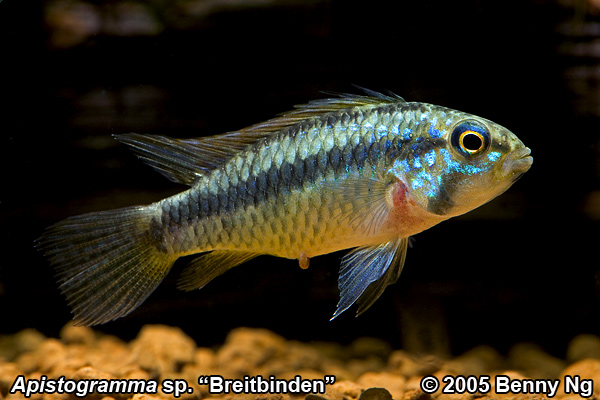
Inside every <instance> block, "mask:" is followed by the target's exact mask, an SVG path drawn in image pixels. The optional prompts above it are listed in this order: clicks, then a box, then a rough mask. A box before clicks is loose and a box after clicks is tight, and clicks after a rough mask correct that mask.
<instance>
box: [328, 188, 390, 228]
mask: <svg viewBox="0 0 600 400" xmlns="http://www.w3.org/2000/svg"><path fill="white" fill-rule="evenodd" d="M391 184H393V182H392V181H390V180H389V179H388V180H386V179H385V178H383V177H377V178H348V179H344V180H340V181H331V182H325V183H323V189H324V190H328V191H330V192H331V193H332V194H334V198H335V201H336V202H338V203H340V204H342V205H345V204H351V205H352V207H350V208H346V211H343V212H342V215H340V216H339V217H340V218H342V219H345V218H347V219H348V220H349V224H350V226H351V227H352V228H353V229H355V230H357V231H359V232H360V233H361V235H363V236H371V235H373V234H374V233H376V232H377V230H378V229H379V228H380V227H381V225H382V224H383V223H384V222H385V221H386V220H387V218H388V216H389V214H390V211H391V209H392V204H391V203H390V202H389V201H388V192H389V190H390V185H391Z"/></svg>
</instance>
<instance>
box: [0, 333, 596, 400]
mask: <svg viewBox="0 0 600 400" xmlns="http://www.w3.org/2000/svg"><path fill="white" fill-rule="evenodd" d="M500 374H501V375H507V376H509V377H511V378H513V379H559V380H560V381H561V386H560V389H559V391H558V393H557V395H556V397H555V398H558V399H564V400H573V399H581V398H582V396H580V395H578V394H573V393H571V394H565V393H564V387H565V384H564V382H565V379H567V378H565V377H574V376H578V377H579V378H580V379H582V380H583V379H589V380H593V395H592V397H591V398H595V399H600V338H598V337H595V336H591V335H582V336H578V337H576V338H574V339H573V340H572V342H571V343H570V344H569V346H568V350H567V361H565V360H561V359H558V358H556V357H553V356H551V355H549V354H547V353H545V352H544V351H543V350H542V349H541V348H539V347H538V346H536V345H533V344H526V343H525V344H518V345H516V346H514V347H513V348H512V349H511V350H510V352H509V354H508V356H507V357H503V356H502V355H500V354H499V353H498V352H497V351H495V350H494V349H492V348H490V347H486V346H480V347H476V348H474V349H472V350H470V351H468V352H466V353H465V354H463V355H461V356H458V357H455V358H453V359H448V360H445V359H441V358H437V357H435V356H415V355H411V354H408V353H406V352H404V351H402V350H393V349H391V348H390V347H389V345H388V344H387V343H385V342H382V341H380V340H377V339H372V338H363V339H359V340H357V341H356V342H354V343H352V344H351V345H349V346H346V347H344V346H340V345H339V344H330V343H311V344H307V343H301V342H297V341H290V340H286V339H284V338H282V337H281V336H278V335H277V334H275V333H273V332H270V331H267V330H263V329H249V328H238V329H235V330H233V331H232V332H230V334H229V335H228V337H227V338H226V340H225V343H224V344H223V345H222V346H220V347H218V348H214V349H213V348H202V347H197V346H196V343H195V342H194V341H193V340H192V339H191V338H190V337H189V336H187V335H186V334H185V333H184V332H183V331H181V330H180V329H178V328H173V327H168V326H162V325H149V326H145V327H143V328H142V330H141V331H140V332H139V334H138V336H137V338H136V339H134V340H133V341H132V342H130V343H125V342H123V341H121V340H120V339H118V338H116V337H113V336H109V335H103V334H99V333H97V332H94V331H93V330H92V329H90V328H83V327H72V326H67V327H65V328H64V329H63V330H62V332H61V335H60V339H54V338H45V337H44V336H43V335H41V334H40V333H39V332H36V331H34V330H25V331H22V332H19V333H17V334H14V335H9V336H4V337H1V336H0V399H4V400H12V399H23V398H25V397H24V396H23V394H22V393H20V392H17V393H9V390H10V388H11V387H12V386H13V384H15V382H16V380H17V377H18V376H23V377H24V378H23V381H24V380H28V379H37V380H43V379H48V380H59V379H61V377H64V378H62V379H63V380H73V384H76V383H77V382H81V380H84V379H88V380H102V379H104V380H118V379H129V380H136V379H137V380H142V379H143V380H146V381H148V380H151V381H154V382H156V384H157V387H156V388H155V389H154V390H152V388H150V390H148V391H146V392H145V393H140V394H132V393H131V392H130V393H123V394H119V393H105V392H102V391H100V392H101V393H102V394H99V393H98V392H92V394H90V395H88V396H86V398H90V399H94V400H124V399H135V400H144V399H146V400H153V399H165V398H166V399H172V398H174V396H173V394H170V393H169V392H170V390H169V389H170V388H171V386H169V385H170V383H172V384H176V383H177V382H179V383H180V384H182V385H186V386H187V385H188V384H189V387H190V389H189V390H186V391H184V393H182V394H181V396H180V397H179V398H180V399H204V398H215V399H223V400H225V399H242V400H244V399H264V400H268V399H271V400H288V399H289V400H295V399H304V398H306V399H307V400H324V399H327V400H354V399H359V398H360V400H386V399H389V398H390V395H391V398H393V399H397V400H399V399H407V400H408V399H413V400H427V399H440V400H450V399H454V400H458V399H491V398H494V399H501V400H502V399H540V398H545V397H546V396H544V395H543V394H531V393H521V394H514V393H508V394H496V393H494V391H493V390H494V379H495V376H496V375H500ZM208 375H220V376H222V377H224V378H229V379H242V380H243V378H244V376H249V377H257V376H261V377H262V378H263V379H265V380H267V381H268V379H269V377H270V376H275V377H276V378H278V379H288V380H293V379H294V378H295V377H296V376H300V379H316V380H322V379H324V377H325V376H329V375H333V376H335V379H336V381H335V383H334V384H327V385H326V392H325V393H313V394H310V395H307V393H303V394H297V393H289V394H288V393H282V394H277V393H272V394H269V393H264V394H210V393H209V390H208V385H206V384H199V383H198V378H199V377H201V376H208ZM426 375H433V376H435V377H437V378H438V379H439V381H440V382H442V379H443V378H444V377H445V376H448V375H451V376H454V377H456V376H459V375H462V376H474V377H480V376H482V375H489V376H490V383H491V387H492V391H490V392H489V393H485V394H482V393H474V394H469V393H462V394H444V393H442V391H441V390H438V391H436V392H435V393H433V394H427V393H424V392H423V391H422V390H421V388H420V383H421V379H422V378H423V377H424V376H426ZM43 376H46V377H47V378H43ZM161 384H162V385H161ZM442 385H443V383H442ZM375 388H384V389H385V390H384V389H375ZM71 392H73V390H71ZM30 398H31V399H44V400H46V399H47V400H55V399H65V400H74V399H76V398H78V397H77V396H76V395H75V393H46V394H33V395H31V397H30Z"/></svg>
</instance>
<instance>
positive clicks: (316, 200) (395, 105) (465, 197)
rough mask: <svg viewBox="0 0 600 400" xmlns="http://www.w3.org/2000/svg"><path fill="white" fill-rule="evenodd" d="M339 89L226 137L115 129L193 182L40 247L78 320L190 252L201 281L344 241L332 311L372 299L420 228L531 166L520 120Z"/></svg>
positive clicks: (89, 220) (126, 303) (306, 257)
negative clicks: (499, 120) (503, 121)
mask: <svg viewBox="0 0 600 400" xmlns="http://www.w3.org/2000/svg"><path fill="white" fill-rule="evenodd" d="M363 90H364V94H339V95H335V96H333V95H329V97H326V98H324V99H319V100H313V101H310V102H308V103H307V104H303V105H298V106H295V107H294V109H293V110H292V111H289V112H286V113H283V114H280V115H278V116H276V117H274V118H273V119H270V120H267V121H266V122H262V123H258V124H255V125H252V126H250V127H247V128H243V129H240V130H237V131H232V132H228V133H224V134H221V135H215V136H205V137H200V138H191V139H174V138H171V137H167V136H153V135H144V134H138V133H126V134H118V135H115V137H116V139H117V140H118V141H120V142H121V143H123V144H124V145H127V146H129V147H130V148H131V149H132V150H133V151H134V153H135V154H136V155H137V157H138V158H140V159H141V160H143V161H144V162H146V163H147V164H149V165H150V166H151V167H153V168H154V169H156V170H157V171H158V172H160V173H161V174H162V175H164V176H165V177H166V178H168V179H170V180H171V181H173V182H178V183H182V184H184V185H186V186H188V187H189V188H188V189H187V190H185V191H183V192H181V193H179V194H176V195H174V196H171V197H168V198H165V199H163V200H160V201H158V202H155V203H152V204H150V205H142V206H129V207H124V208H120V209H116V210H109V211H100V212H92V213H88V214H83V215H78V216H72V217H69V218H66V219H65V220H63V221H60V222H58V223H56V224H54V225H52V226H50V227H48V228H47V229H46V230H45V231H44V233H43V234H42V236H41V237H40V239H39V240H38V241H37V247H38V248H39V249H40V250H41V251H42V252H43V253H44V255H45V256H46V257H47V259H48V260H49V263H50V264H51V265H53V266H54V268H55V271H56V275H57V279H58V282H59V288H60V291H61V292H62V293H63V294H64V296H65V297H66V299H67V302H68V304H69V306H70V307H71V309H72V312H73V314H74V317H73V319H74V323H75V324H77V325H96V324H102V323H106V322H109V321H112V320H115V319H117V318H121V317H124V316H126V315H128V314H129V313H130V312H132V311H133V310H134V309H135V308H136V307H138V306H139V305H140V304H141V303H142V302H144V300H145V299H146V298H147V297H148V296H149V295H150V294H151V293H152V292H153V291H154V290H155V288H156V287H157V286H158V285H159V284H160V283H161V281H162V280H163V278H164V277H165V276H166V275H167V274H168V272H169V270H170V269H171V267H172V266H173V264H174V262H175V261H176V260H177V259H178V258H181V257H184V256H189V255H192V254H199V256H197V257H196V258H194V259H193V260H192V261H191V262H190V263H189V264H188V265H187V266H186V267H185V268H184V270H183V271H182V273H181V276H180V278H179V281H178V287H179V288H180V289H183V290H185V291H190V290H194V289H199V288H202V287H204V286H205V285H206V284H208V283H209V282H210V281H211V280H212V279H214V278H215V277H217V276H219V275H221V274H223V273H224V272H225V271H227V270H229V269H231V268H234V267H236V266H238V265H240V264H242V263H244V262H246V261H249V260H251V259H253V258H255V257H258V256H262V255H271V256H277V257H282V258H288V259H297V260H298V262H299V265H300V267H301V268H308V266H309V263H310V259H311V258H313V257H316V256H319V255H322V254H327V253H332V252H336V251H339V250H344V249H352V250H350V251H349V252H348V253H347V254H346V255H345V256H343V258H342V259H341V265H340V269H339V277H338V288H339V292H340V298H339V302H338V304H337V308H336V309H335V312H334V313H333V317H332V319H333V318H336V317H337V316H339V315H340V314H341V313H342V312H344V311H345V310H347V309H348V308H350V307H351V306H353V305H356V307H357V312H356V315H357V316H358V315H360V314H362V313H363V312H364V311H366V310H367V309H368V308H369V307H370V306H371V305H372V304H373V303H374V302H375V301H376V300H377V299H378V298H379V297H380V295H381V294H382V293H383V291H384V290H385V289H386V287H387V286H389V285H391V284H393V283H394V282H396V281H397V280H398V278H399V276H400V273H401V271H402V268H403V266H404V263H405V259H406V253H407V248H408V244H409V238H411V236H413V235H415V234H417V233H419V232H422V231H424V230H427V229H429V228H431V227H433V226H434V225H436V224H438V223H440V222H442V221H444V220H447V219H449V218H452V217H455V216H458V215H461V214H464V213H466V212H468V211H471V210H473V209H474V208H477V207H479V206H481V205H483V204H485V203H487V202H488V201H490V200H492V199H493V198H495V197H496V196H498V195H500V194H501V193H503V192H504V191H506V190H507V189H508V188H509V187H510V186H511V185H512V184H513V183H514V182H515V181H517V179H519V178H520V177H521V176H522V175H523V174H524V173H525V172H527V171H528V170H529V168H530V167H531V165H532V163H533V158H532V157H531V150H530V149H529V148H528V147H526V146H525V145H524V144H523V142H522V141H521V140H520V139H519V138H518V137H517V136H516V135H515V134H513V133H512V132H511V131H509V130H508V129H506V128H504V127H502V126H500V125H498V124H496V123H494V122H492V121H489V120H487V119H484V118H481V117H478V116H475V115H472V114H468V113H464V112H461V111H456V110H453V109H450V108H446V107H442V106H437V105H432V104H428V103H422V102H408V101H406V100H404V99H403V98H402V97H400V96H398V95H396V94H394V93H392V92H388V93H380V92H376V91H372V90H369V89H363Z"/></svg>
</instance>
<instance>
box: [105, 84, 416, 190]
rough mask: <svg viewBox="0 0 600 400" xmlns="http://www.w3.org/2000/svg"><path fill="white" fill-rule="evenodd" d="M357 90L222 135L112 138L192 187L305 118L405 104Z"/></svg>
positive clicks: (298, 106) (151, 164)
mask: <svg viewBox="0 0 600 400" xmlns="http://www.w3.org/2000/svg"><path fill="white" fill-rule="evenodd" d="M360 89H361V90H363V91H364V92H365V93H366V95H353V94H337V96H339V97H334V98H326V99H320V100H313V101H310V102H308V103H307V104H302V105H297V106H295V108H294V110H291V111H288V112H285V113H282V114H280V115H279V116H277V117H275V118H273V119H270V120H268V121H265V122H261V123H258V124H255V125H251V126H249V127H247V128H244V129H240V130H239V131H234V132H229V133H225V134H222V135H216V136H207V137H202V138H193V139H173V138H170V137H167V136H152V135H141V134H138V133H128V134H122V135H115V138H116V139H117V140H119V141H120V142H122V143H124V144H126V145H128V146H130V147H132V148H133V150H134V152H135V153H136V154H137V155H138V157H139V158H141V159H142V160H144V161H145V162H146V163H148V164H149V165H150V166H152V167H153V168H155V169H156V170H157V171H159V172H160V173H161V174H163V175H165V176H166V177H167V178H169V179H170V180H172V181H174V182H179V183H183V184H185V185H190V186H191V185H193V184H194V182H195V181H196V180H197V179H198V178H199V177H200V176H202V175H204V174H206V173H207V172H209V171H211V170H213V169H215V168H217V167H219V166H221V165H223V164H224V163H225V162H226V161H227V160H229V159H230V158H231V157H233V156H234V155H235V154H237V153H238V152H240V151H242V150H244V149H245V148H246V147H248V146H249V145H252V144H254V143H256V142H258V141H259V140H261V139H263V138H265V137H268V136H271V135H272V134H273V133H275V132H279V131H281V130H282V129H285V128H289V127H291V126H293V125H295V124H297V123H299V122H301V121H304V120H306V119H310V118H315V117H319V116H322V115H325V114H328V113H331V112H339V111H341V110H346V109H350V108H353V107H360V106H367V105H372V106H376V105H379V104H385V103H404V102H405V101H404V99H403V98H402V97H400V96H397V95H395V94H393V93H389V94H387V95H386V94H382V93H379V92H375V91H372V90H368V89H364V88H360Z"/></svg>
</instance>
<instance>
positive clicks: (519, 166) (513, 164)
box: [502, 147, 533, 182]
mask: <svg viewBox="0 0 600 400" xmlns="http://www.w3.org/2000/svg"><path fill="white" fill-rule="evenodd" d="M530 154H531V149H530V148H529V147H521V148H519V149H516V150H513V151H511V152H510V153H509V154H508V156H507V157H506V159H505V160H504V164H503V165H502V172H503V174H504V175H505V176H507V177H510V179H511V180H512V181H513V182H515V181H516V180H517V179H519V178H520V177H521V176H523V174H524V173H525V172H527V171H529V168H531V165H532V164H533V157H531V156H530Z"/></svg>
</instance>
